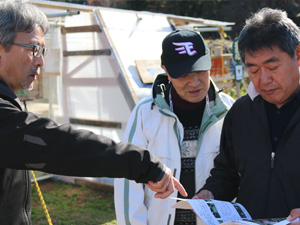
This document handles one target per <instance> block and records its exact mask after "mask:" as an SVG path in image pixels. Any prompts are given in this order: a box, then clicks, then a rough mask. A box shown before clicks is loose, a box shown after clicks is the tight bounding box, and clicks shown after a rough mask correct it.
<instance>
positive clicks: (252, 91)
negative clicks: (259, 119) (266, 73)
mask: <svg viewBox="0 0 300 225" xmlns="http://www.w3.org/2000/svg"><path fill="white" fill-rule="evenodd" d="M247 92H248V95H249V97H250V98H251V100H252V101H253V100H254V99H255V98H256V97H257V96H258V95H259V93H258V91H257V90H256V89H255V87H254V85H253V83H252V82H250V84H249V86H248V90H247Z"/></svg>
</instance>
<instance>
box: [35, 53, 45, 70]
mask: <svg viewBox="0 0 300 225" xmlns="http://www.w3.org/2000/svg"><path fill="white" fill-rule="evenodd" d="M44 64H45V58H44V56H43V55H41V56H40V57H37V58H35V66H36V67H43V66H44Z"/></svg>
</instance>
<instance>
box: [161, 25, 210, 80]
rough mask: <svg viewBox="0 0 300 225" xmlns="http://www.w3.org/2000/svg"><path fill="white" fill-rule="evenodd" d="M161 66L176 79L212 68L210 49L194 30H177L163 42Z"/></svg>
mask: <svg viewBox="0 0 300 225" xmlns="http://www.w3.org/2000/svg"><path fill="white" fill-rule="evenodd" d="M161 65H163V66H165V67H166V69H167V71H168V73H169V74H170V76H171V77H172V78H174V79H176V78H179V77H182V76H184V75H186V74H188V73H192V72H196V71H208V70H210V68H211V58H210V54H209V48H208V47H207V45H206V43H205V42H204V39H203V38H202V36H201V35H200V34H199V33H197V32H195V31H192V30H176V31H173V32H171V33H170V34H168V35H167V36H166V37H165V38H164V40H163V42H162V54H161Z"/></svg>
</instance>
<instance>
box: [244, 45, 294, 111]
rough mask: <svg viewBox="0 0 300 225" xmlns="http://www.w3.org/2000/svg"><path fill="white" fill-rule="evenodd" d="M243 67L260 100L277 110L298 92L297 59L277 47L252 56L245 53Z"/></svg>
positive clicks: (261, 50) (259, 51) (264, 49)
mask: <svg viewBox="0 0 300 225" xmlns="http://www.w3.org/2000/svg"><path fill="white" fill-rule="evenodd" d="M245 65H246V67H247V71H248V74H249V77H250V79H251V81H252V83H253V85H254V87H255V89H256V90H257V91H258V92H259V94H260V95H261V96H262V98H264V99H265V100H266V101H268V102H270V103H272V104H275V105H276V106H277V107H278V108H280V107H281V106H283V105H284V104H285V103H287V102H288V100H289V99H290V97H291V96H292V95H293V94H294V93H295V92H296V91H297V90H299V66H298V62H297V57H295V58H292V57H291V56H290V55H288V54H287V53H285V52H283V51H282V50H280V48H279V47H277V46H273V47H272V49H269V48H263V49H260V50H258V51H256V52H253V53H252V54H249V53H247V52H246V53H245Z"/></svg>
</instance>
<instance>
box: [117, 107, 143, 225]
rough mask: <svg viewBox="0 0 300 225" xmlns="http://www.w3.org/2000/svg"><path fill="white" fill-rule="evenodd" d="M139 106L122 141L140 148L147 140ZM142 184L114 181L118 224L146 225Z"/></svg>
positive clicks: (132, 114) (125, 180) (134, 111)
mask: <svg viewBox="0 0 300 225" xmlns="http://www.w3.org/2000/svg"><path fill="white" fill-rule="evenodd" d="M138 109H139V105H137V106H136V107H135V109H134V110H133V111H132V113H131V116H130V118H129V121H128V124H127V127H126V131H125V135H124V141H129V142H132V143H134V144H137V145H139V146H142V147H146V146H147V140H146V138H145V136H144V133H143V129H142V127H143V126H142V119H141V115H138V114H139V113H140V112H139V110H138ZM144 188H145V187H144V185H143V184H137V183H136V182H134V181H129V180H127V179H115V183H114V195H115V196H114V201H115V210H116V216H117V223H118V224H132V225H144V224H147V208H146V206H145V203H144V201H145V192H144V191H145V190H144Z"/></svg>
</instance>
